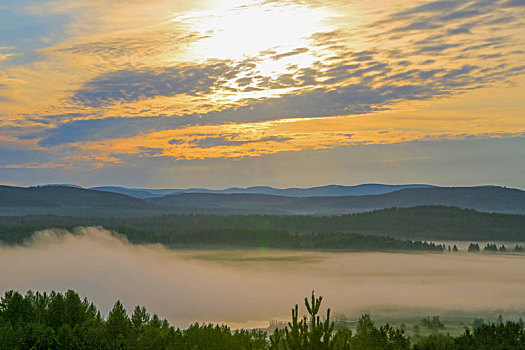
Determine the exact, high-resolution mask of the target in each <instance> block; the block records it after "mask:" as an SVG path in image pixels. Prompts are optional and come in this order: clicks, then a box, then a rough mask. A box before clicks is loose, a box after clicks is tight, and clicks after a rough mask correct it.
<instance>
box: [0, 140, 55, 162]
mask: <svg viewBox="0 0 525 350" xmlns="http://www.w3.org/2000/svg"><path fill="white" fill-rule="evenodd" d="M53 158H54V156H53V154H52V153H50V152H47V151H44V150H35V149H24V148H20V146H18V145H15V144H13V143H11V142H1V141H0V167H4V166H11V165H20V164H33V165H36V164H43V163H46V162H48V161H50V160H51V159H53Z"/></svg>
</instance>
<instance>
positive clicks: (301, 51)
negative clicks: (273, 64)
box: [271, 47, 309, 61]
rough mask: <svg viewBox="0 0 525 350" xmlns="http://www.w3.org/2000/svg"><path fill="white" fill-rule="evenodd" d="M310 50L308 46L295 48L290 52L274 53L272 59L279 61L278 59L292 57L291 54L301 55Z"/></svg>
mask: <svg viewBox="0 0 525 350" xmlns="http://www.w3.org/2000/svg"><path fill="white" fill-rule="evenodd" d="M308 51H309V50H308V48H306V47H299V48H296V49H293V50H292V51H289V52H285V53H281V54H277V55H273V56H271V59H272V60H274V61H277V60H280V59H281V58H285V57H290V56H294V55H299V54H302V53H305V52H308Z"/></svg>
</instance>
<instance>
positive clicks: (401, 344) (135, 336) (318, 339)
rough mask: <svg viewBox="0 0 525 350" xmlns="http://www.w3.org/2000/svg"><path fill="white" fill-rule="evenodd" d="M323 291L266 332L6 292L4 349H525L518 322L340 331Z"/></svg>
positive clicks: (362, 323) (367, 322)
mask: <svg viewBox="0 0 525 350" xmlns="http://www.w3.org/2000/svg"><path fill="white" fill-rule="evenodd" d="M321 301H322V297H320V298H316V297H315V295H314V294H313V293H312V296H311V299H310V300H308V298H305V306H306V308H307V311H308V316H305V317H303V318H300V317H299V316H298V307H297V305H296V306H295V308H293V309H292V320H291V322H289V323H288V326H287V327H285V328H284V329H277V330H276V331H275V332H274V333H273V334H271V335H268V334H266V332H264V331H261V330H236V331H232V330H231V329H230V328H228V327H227V326H224V325H222V326H218V325H211V324H208V325H205V324H203V325H199V324H194V325H192V326H190V327H188V328H186V329H176V328H174V327H173V326H171V325H170V324H169V323H168V322H167V321H166V320H161V319H160V318H159V317H158V316H157V315H153V316H152V315H150V314H149V313H148V312H147V310H146V308H144V307H140V306H137V307H135V309H134V311H133V313H132V314H131V317H130V316H128V314H127V312H126V310H125V309H124V307H123V306H122V304H121V303H120V302H118V301H117V302H116V303H115V305H114V307H113V309H112V310H111V311H110V312H109V314H108V316H107V318H103V317H102V315H101V313H100V311H98V310H97V308H96V307H95V306H94V305H93V304H92V303H90V302H89V301H88V300H87V299H84V300H81V299H80V297H79V296H78V294H77V293H76V292H74V291H71V290H70V291H68V292H66V293H64V294H61V293H55V292H52V293H50V294H46V293H43V294H42V293H32V292H28V293H27V294H26V295H25V296H23V295H21V294H20V293H18V292H15V291H10V292H6V293H5V295H4V297H3V298H2V299H1V300H0V349H2V350H3V349H9V350H12V349H20V350H23V349H188V350H189V349H202V350H206V349H232V350H234V349H239V350H241V349H252V350H255V349H269V350H287V349H288V350H302V349H310V350H324V349H326V350H328V349H334V350H346V349H348V350H351V349H356V350H358V349H362V350H365V349H392V350H394V349H396V350H403V349H418V350H427V349H428V350H430V349H432V350H435V349H453V350H454V349H456V350H474V349H491V350H497V349H524V348H525V331H524V329H523V324H522V323H520V322H506V323H503V322H499V323H497V324H492V323H490V324H486V323H483V324H481V325H480V326H479V327H477V328H475V330H474V331H473V332H470V331H468V330H466V331H465V332H464V333H463V334H462V335H460V336H457V337H453V336H450V335H442V334H433V335H431V336H429V337H425V338H422V339H420V340H419V341H418V342H417V343H415V344H412V343H411V341H410V338H409V337H408V336H407V335H406V334H405V332H404V331H403V330H401V329H397V328H393V327H391V326H389V325H384V326H381V327H379V328H378V327H377V326H376V325H375V324H374V322H373V321H372V320H371V319H370V317H369V316H367V315H363V316H362V317H361V318H360V319H359V320H358V324H357V327H356V329H355V332H352V331H351V330H350V329H348V328H346V327H344V326H338V327H337V329H334V323H333V322H332V321H331V320H330V309H328V310H327V312H326V316H325V317H324V318H323V319H322V318H321V317H320V306H321Z"/></svg>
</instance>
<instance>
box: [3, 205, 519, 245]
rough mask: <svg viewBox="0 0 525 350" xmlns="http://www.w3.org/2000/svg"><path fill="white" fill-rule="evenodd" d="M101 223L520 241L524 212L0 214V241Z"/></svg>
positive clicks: (172, 231)
mask: <svg viewBox="0 0 525 350" xmlns="http://www.w3.org/2000/svg"><path fill="white" fill-rule="evenodd" d="M78 226H102V227H104V228H106V229H109V230H113V231H117V232H120V233H122V234H126V235H127V236H128V238H129V239H130V240H131V241H141V240H142V241H147V240H148V239H150V240H151V241H152V242H159V243H166V244H171V243H173V242H174V241H176V237H179V236H187V235H190V234H193V233H199V232H210V230H211V231H214V230H218V229H220V230H221V231H231V232H234V231H235V230H241V229H242V230H256V231H258V232H270V231H272V232H275V231H287V232H289V233H290V234H314V233H323V232H345V233H357V234H362V235H377V236H389V237H395V238H403V239H412V240H414V239H415V240H458V241H461V240H464V241H465V240H471V241H476V240H480V241H491V240H492V241H520V242H521V241H525V230H524V227H525V215H510V214H493V213H492V214H491V213H480V212H477V211H474V210H469V209H459V208H454V207H442V206H421V207H412V208H391V209H384V210H376V211H372V212H367V213H359V214H349V215H336V216H307V215H293V216H283V215H181V214H179V215H162V216H155V217H119V218H116V217H115V218H108V217H105V218H104V217H70V216H53V215H38V216H4V217H0V240H2V241H4V242H14V243H16V242H18V243H19V242H21V241H23V240H24V239H26V238H27V237H29V236H30V235H31V234H32V233H33V232H34V231H36V230H42V229H46V228H66V229H72V228H74V227H78Z"/></svg>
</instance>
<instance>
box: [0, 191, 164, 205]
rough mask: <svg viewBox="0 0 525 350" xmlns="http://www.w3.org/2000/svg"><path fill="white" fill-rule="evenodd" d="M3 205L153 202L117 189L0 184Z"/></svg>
mask: <svg viewBox="0 0 525 350" xmlns="http://www.w3.org/2000/svg"><path fill="white" fill-rule="evenodd" d="M0 206H2V207H96V208H123V209H146V208H152V207H155V205H154V204H152V203H150V202H146V201H144V200H142V199H138V198H134V197H130V196H126V195H123V194H120V193H112V192H103V191H93V190H87V189H83V188H77V187H71V186H38V187H14V186H0Z"/></svg>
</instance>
